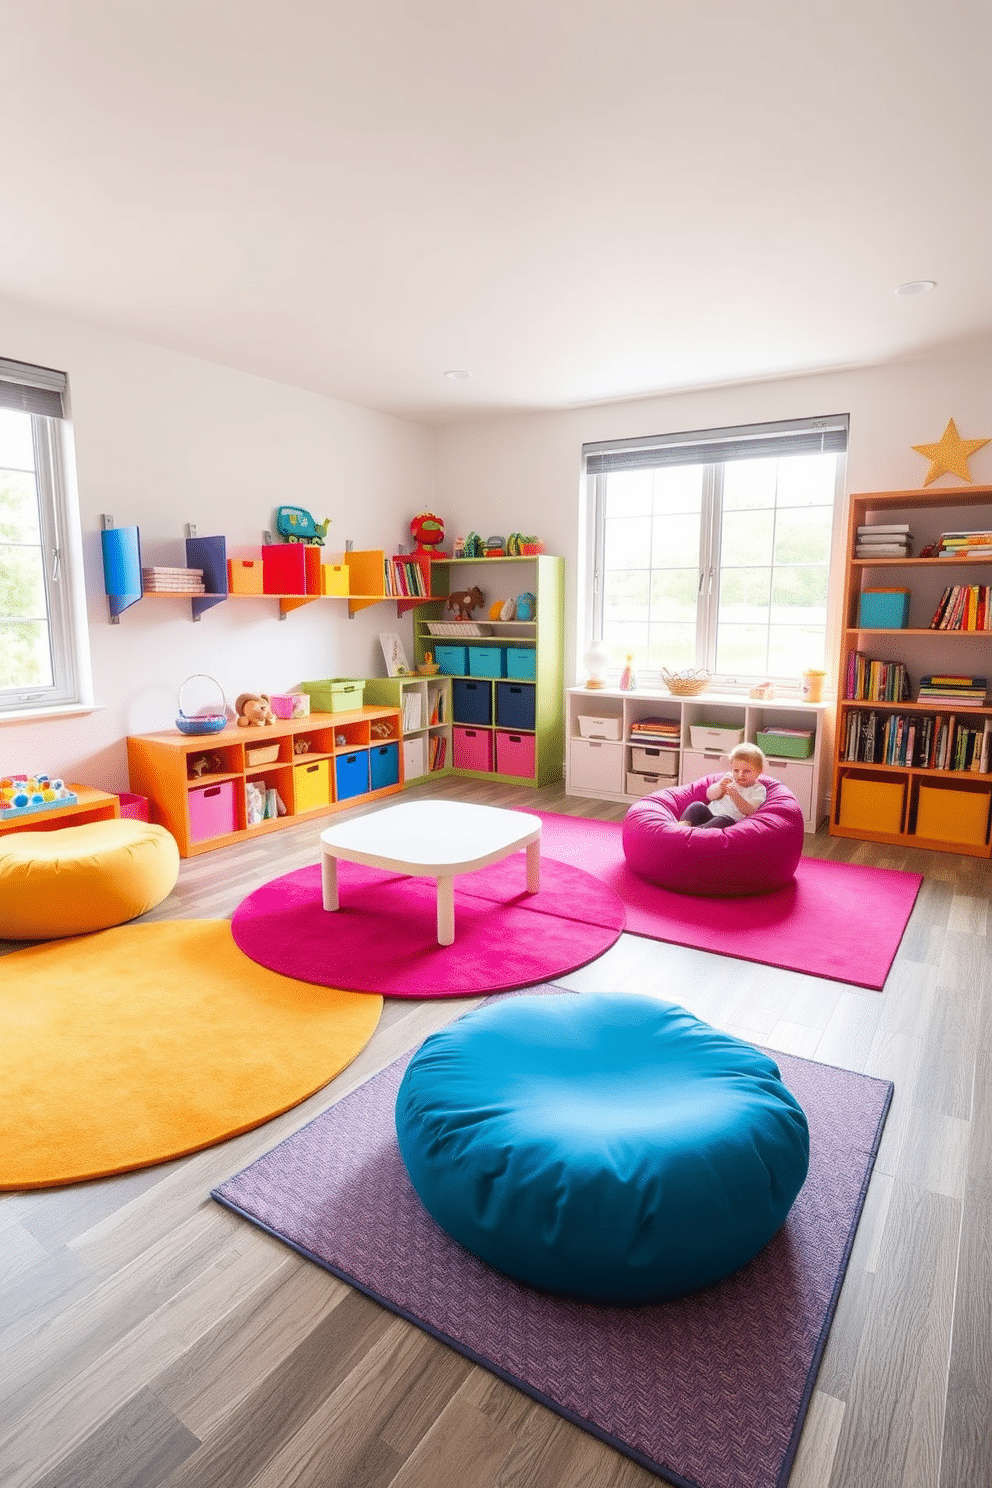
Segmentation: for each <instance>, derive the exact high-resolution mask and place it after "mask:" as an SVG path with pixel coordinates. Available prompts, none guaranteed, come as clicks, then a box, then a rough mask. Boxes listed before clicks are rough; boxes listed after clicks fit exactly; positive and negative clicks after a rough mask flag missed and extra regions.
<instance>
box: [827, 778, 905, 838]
mask: <svg viewBox="0 0 992 1488" xmlns="http://www.w3.org/2000/svg"><path fill="white" fill-rule="evenodd" d="M905 815H906V782H905V780H879V779H878V778H877V777H876V776H871V775H859V774H858V773H857V772H855V771H852V772H851V773H850V774H843V775H842V776H841V777H840V807H839V810H838V815H837V822H838V825H839V826H841V827H849V828H850V829H851V830H852V831H858V832H886V833H896V832H901V831H902V830H903V822H904V820H905Z"/></svg>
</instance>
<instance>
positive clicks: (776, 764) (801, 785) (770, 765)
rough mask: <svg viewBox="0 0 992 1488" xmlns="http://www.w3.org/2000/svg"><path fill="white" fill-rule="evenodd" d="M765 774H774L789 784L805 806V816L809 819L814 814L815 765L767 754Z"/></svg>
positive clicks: (785, 783) (777, 778)
mask: <svg viewBox="0 0 992 1488" xmlns="http://www.w3.org/2000/svg"><path fill="white" fill-rule="evenodd" d="M762 774H764V775H773V776H774V777H775V779H776V780H781V782H782V784H783V785H787V786H788V787H789V789H790V790H791V792H792V794H793V795H794V796H795V798H796V800H797V801H798V802H799V804H800V806H801V807H802V808H803V816H804V817H805V818H806V819H807V821H808V820H809V819H810V817H811V816H812V814H813V766H812V765H811V764H808V763H806V762H805V761H800V760H790V759H782V758H781V757H780V756H776V757H775V758H772V756H771V755H768V756H767V763H766V766H765V769H764V770H763V771H762Z"/></svg>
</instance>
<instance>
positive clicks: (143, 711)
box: [0, 303, 433, 790]
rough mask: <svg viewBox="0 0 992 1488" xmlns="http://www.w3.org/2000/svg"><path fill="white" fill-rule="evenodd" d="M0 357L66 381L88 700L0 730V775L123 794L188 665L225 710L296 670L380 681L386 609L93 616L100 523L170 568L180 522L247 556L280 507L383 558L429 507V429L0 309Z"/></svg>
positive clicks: (235, 609)
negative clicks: (105, 516)
mask: <svg viewBox="0 0 992 1488" xmlns="http://www.w3.org/2000/svg"><path fill="white" fill-rule="evenodd" d="M0 354H2V355H3V356H5V357H9V358H11V359H13V360H18V361H25V362H33V363H36V364H39V365H43V366H48V367H56V368H58V369H60V370H62V371H65V372H66V373H67V374H68V378H69V397H70V403H71V416H72V427H73V433H74V439H75V449H76V471H77V482H78V494H79V511H80V525H81V538H82V559H83V565H84V567H85V604H86V610H87V613H88V617H89V640H90V649H91V653H92V670H93V696H94V701H95V703H96V704H97V707H98V711H96V712H93V713H91V714H88V715H85V716H75V717H67V718H61V719H54V720H49V721H47V722H25V723H15V722H7V723H0V773H6V772H8V771H25V772H33V771H35V770H44V771H46V772H47V773H48V774H50V775H57V774H58V775H63V776H64V777H65V778H66V779H68V780H78V781H83V782H86V783H88V784H90V785H96V786H100V787H102V788H104V789H107V790H122V789H126V788H127V767H126V754H125V746H124V739H125V737H126V735H128V734H133V733H147V732H151V731H153V730H156V729H162V728H171V727H172V726H173V720H174V718H175V716H176V712H177V697H178V691H179V687H180V685H181V683H182V682H183V680H184V678H186V677H187V676H189V675H190V674H192V673H196V672H204V673H207V674H208V675H210V676H212V677H215V678H216V679H217V681H218V682H219V683H220V684H221V686H222V687H223V689H224V692H225V695H226V697H227V699H228V702H229V703H233V700H234V698H235V697H236V696H237V694H238V693H239V692H280V691H285V690H287V689H288V688H290V687H292V686H293V685H294V684H296V683H298V682H300V681H305V680H307V679H310V678H317V677H332V676H369V675H374V674H380V675H384V672H385V669H384V666H383V660H382V651H381V648H380V646H379V641H378V636H379V632H380V631H382V630H396V629H397V619H396V612H395V609H394V608H393V607H392V606H390V605H385V604H383V605H376V606H373V607H372V608H370V609H368V610H365V611H362V612H361V613H360V614H359V615H357V616H356V617H355V618H354V619H353V620H349V619H348V618H347V606H346V605H345V603H344V602H343V601H340V600H324V601H322V602H319V603H315V604H312V605H307V606H306V607H304V608H302V609H300V610H296V611H294V612H293V613H292V614H290V615H289V616H288V617H287V619H286V620H284V621H280V620H279V618H278V604H277V603H276V602H275V601H273V600H262V599H259V600H255V599H251V600H247V599H242V600H229V601H228V602H227V603H225V604H221V605H217V606H215V607H214V608H213V609H211V610H209V611H208V612H207V613H206V614H205V615H204V616H203V618H202V619H201V620H200V621H199V622H197V623H196V624H194V623H193V622H192V621H191V618H190V607H189V602H188V601H183V600H180V599H145V600H143V601H142V602H141V603H140V604H138V605H135V606H134V607H133V608H131V609H129V610H127V611H126V612H125V613H124V614H123V615H122V616H121V619H120V623H119V624H118V625H110V624H109V623H108V611H107V601H106V596H105V595H104V592H103V570H102V559H101V547H100V526H101V521H100V518H101V514H102V513H104V512H108V513H110V514H112V515H113V517H114V519H115V523H116V525H117V526H120V527H123V526H131V525H135V524H136V525H137V526H138V527H139V528H140V530H141V543H142V561H143V562H144V563H146V564H149V563H153V564H154V563H158V564H184V563H185V555H184V543H183V537H184V524H185V523H187V522H194V523H196V525H197V528H198V530H199V532H200V534H201V535H204V536H206V535H207V534H211V533H223V534H224V535H225V536H226V538H227V542H228V553H229V555H230V554H232V553H233V554H234V555H236V556H237V555H241V556H247V554H248V551H249V549H250V548H251V547H257V546H258V545H259V544H260V543H261V535H262V532H263V530H264V529H266V528H271V527H272V525H273V509H274V507H276V506H278V505H280V504H283V503H288V504H291V505H298V506H303V507H306V508H307V510H309V511H311V512H312V513H313V514H314V516H315V517H316V518H317V520H318V521H320V520H322V519H323V518H324V517H330V518H331V519H332V520H331V527H330V529H329V532H328V536H327V539H326V547H327V549H328V550H330V551H333V550H335V549H343V547H344V545H345V540H346V539H351V541H352V542H353V544H354V546H355V547H356V548H366V547H368V548H378V547H384V548H387V549H390V550H392V551H394V552H395V551H396V549H397V545H398V544H399V543H401V542H406V543H409V541H410V532H409V525H408V524H409V521H410V518H411V517H412V516H413V515H414V514H415V513H416V512H417V511H418V510H420V509H422V508H423V507H424V506H426V505H429V504H430V500H429V497H430V482H431V477H432V457H431V451H432V444H433V436H432V434H431V431H430V430H428V429H426V428H423V427H421V426H419V425H416V424H411V423H406V422H404V421H402V420H399V419H395V418H389V417H387V416H385V415H382V414H378V413H373V412H370V411H369V410H367V409H363V408H357V407H355V406H353V405H351V404H346V403H339V402H334V401H332V400H330V399H327V398H322V397H318V396H316V395H315V394H311V393H307V392H302V391H300V390H298V389H295V388H290V387H286V386H283V385H282V384H279V383H274V382H267V381H264V380H263V379H260V378H256V377H249V376H245V375H243V374H242V373H239V372H234V371H231V370H229V369H227V368H224V367H219V366H215V365H213V364H211V363H208V362H203V361H199V360H196V359H194V358H191V357H186V356H180V355H177V354H174V353H172V352H169V351H163V350H160V349H158V348H155V347H152V346H147V345H144V344H141V343H138V342H135V341H130V340H125V339H123V338H121V337H118V336H114V335H111V334H109V333H106V332H104V331H100V330H96V329H93V328H91V327H87V326H84V325H81V324H78V323H76V322H73V321H69V320H65V319H60V318H58V317H52V316H48V315H41V314H36V313H33V312H30V311H28V310H25V309H23V308H21V307H17V306H14V305H4V304H2V303H0ZM403 624H406V625H407V628H408V622H403ZM401 628H402V624H401Z"/></svg>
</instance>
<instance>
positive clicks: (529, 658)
mask: <svg viewBox="0 0 992 1488" xmlns="http://www.w3.org/2000/svg"><path fill="white" fill-rule="evenodd" d="M506 675H507V676H508V677H518V678H522V679H523V680H524V681H525V682H533V681H534V679H535V678H536V677H537V652H536V651H535V650H534V648H533V646H508V647H507V650H506Z"/></svg>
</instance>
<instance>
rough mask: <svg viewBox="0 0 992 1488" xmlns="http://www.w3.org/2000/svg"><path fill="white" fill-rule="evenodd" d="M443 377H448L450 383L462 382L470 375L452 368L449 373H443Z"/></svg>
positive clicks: (457, 368)
mask: <svg viewBox="0 0 992 1488" xmlns="http://www.w3.org/2000/svg"><path fill="white" fill-rule="evenodd" d="M444 375H445V377H450V378H451V380H452V382H464V381H465V379H466V377H469V376H471V373H469V372H465V371H463V370H462V369H461V368H460V367H454V368H452V370H451V371H450V372H445V374H444Z"/></svg>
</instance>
